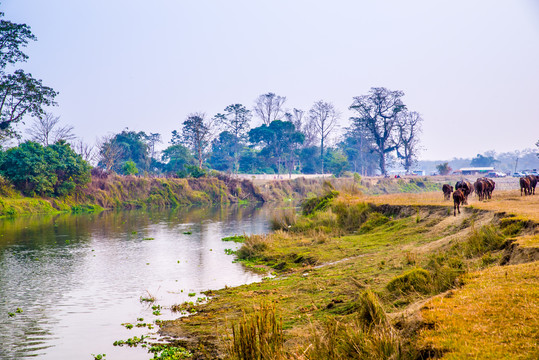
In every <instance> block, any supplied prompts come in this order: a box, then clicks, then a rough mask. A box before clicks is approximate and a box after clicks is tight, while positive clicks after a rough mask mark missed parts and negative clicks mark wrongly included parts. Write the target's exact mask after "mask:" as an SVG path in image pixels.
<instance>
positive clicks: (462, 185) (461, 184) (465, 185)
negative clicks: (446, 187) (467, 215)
mask: <svg viewBox="0 0 539 360" xmlns="http://www.w3.org/2000/svg"><path fill="white" fill-rule="evenodd" d="M459 189H460V190H461V191H462V194H463V195H464V203H463V204H464V205H468V195H470V194H471V193H472V191H473V186H472V183H470V182H469V181H468V180H460V181H457V183H456V184H455V190H459Z"/></svg>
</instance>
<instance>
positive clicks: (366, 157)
mask: <svg viewBox="0 0 539 360" xmlns="http://www.w3.org/2000/svg"><path fill="white" fill-rule="evenodd" d="M345 130H346V131H345V134H344V139H343V141H342V142H341V143H340V144H339V146H340V147H341V149H342V150H343V151H344V153H345V154H346V156H347V158H348V162H349V164H350V170H352V171H354V172H358V173H360V174H361V175H374V173H375V171H376V169H377V168H378V159H377V158H376V155H375V154H374V151H373V149H372V140H371V139H370V137H369V133H368V131H367V130H366V129H365V128H364V127H362V126H351V127H349V128H346V129H345Z"/></svg>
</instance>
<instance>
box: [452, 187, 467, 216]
mask: <svg viewBox="0 0 539 360" xmlns="http://www.w3.org/2000/svg"><path fill="white" fill-rule="evenodd" d="M464 200H465V197H464V192H463V191H462V190H461V189H457V190H455V192H454V193H453V215H454V216H457V210H458V212H459V214H460V205H461V204H462V205H464Z"/></svg>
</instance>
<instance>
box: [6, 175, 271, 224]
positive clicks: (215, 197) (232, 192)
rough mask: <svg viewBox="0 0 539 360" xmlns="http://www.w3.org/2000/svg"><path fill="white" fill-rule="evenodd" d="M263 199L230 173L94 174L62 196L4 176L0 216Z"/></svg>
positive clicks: (255, 190) (246, 182)
mask: <svg viewBox="0 0 539 360" xmlns="http://www.w3.org/2000/svg"><path fill="white" fill-rule="evenodd" d="M264 201H265V198H264V197H263V196H262V195H261V193H260V191H259V190H258V189H257V188H256V187H255V186H253V184H252V183H251V182H250V181H247V180H241V181H240V180H236V179H230V178H227V177H221V178H216V177H212V178H201V179H175V178H144V177H135V176H117V175H109V176H107V177H105V178H100V177H93V178H92V180H91V182H90V183H89V184H88V186H87V187H86V188H84V189H82V190H80V191H78V192H76V193H74V194H72V195H70V196H66V197H62V198H40V197H26V196H23V195H22V194H20V193H19V192H18V191H16V190H14V189H13V187H12V186H11V185H10V184H9V183H8V182H7V181H5V180H2V183H1V184H0V216H17V215H28V214H43V213H57V212H95V211H101V210H103V209H140V208H165V207H178V206H190V205H210V204H228V203H242V202H244V203H247V202H264Z"/></svg>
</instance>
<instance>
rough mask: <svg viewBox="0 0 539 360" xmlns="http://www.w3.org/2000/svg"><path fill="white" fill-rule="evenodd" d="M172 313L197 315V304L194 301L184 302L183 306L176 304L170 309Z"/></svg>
mask: <svg viewBox="0 0 539 360" xmlns="http://www.w3.org/2000/svg"><path fill="white" fill-rule="evenodd" d="M170 310H171V311H172V312H181V313H185V312H187V313H195V312H196V308H195V304H194V303H193V302H192V301H184V302H183V303H181V304H175V305H172V306H171V307H170Z"/></svg>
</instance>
